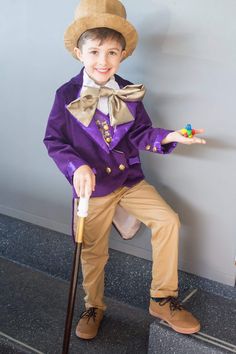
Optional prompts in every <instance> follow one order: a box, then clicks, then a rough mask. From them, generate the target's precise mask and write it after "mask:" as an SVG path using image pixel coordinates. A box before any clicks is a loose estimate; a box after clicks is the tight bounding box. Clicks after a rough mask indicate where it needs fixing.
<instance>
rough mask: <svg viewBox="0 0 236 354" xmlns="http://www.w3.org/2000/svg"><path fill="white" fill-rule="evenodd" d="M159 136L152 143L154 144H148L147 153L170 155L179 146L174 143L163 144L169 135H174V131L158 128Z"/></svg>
mask: <svg viewBox="0 0 236 354" xmlns="http://www.w3.org/2000/svg"><path fill="white" fill-rule="evenodd" d="M157 129H158V130H157V135H156V138H155V140H153V141H152V143H150V144H148V145H146V146H145V150H146V151H150V152H154V153H157V154H170V153H171V152H172V151H173V150H174V149H175V148H176V146H177V144H178V143H177V142H172V143H168V144H163V145H162V144H161V142H162V140H163V139H165V137H166V136H167V135H168V134H169V133H172V132H173V131H174V130H166V129H159V128H157Z"/></svg>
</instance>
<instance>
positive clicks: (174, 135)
mask: <svg viewBox="0 0 236 354" xmlns="http://www.w3.org/2000/svg"><path fill="white" fill-rule="evenodd" d="M194 130H195V135H194V136H193V137H192V138H188V137H185V136H183V135H182V134H181V130H176V131H174V132H171V133H169V134H168V135H167V136H166V137H165V138H164V139H163V140H162V142H161V144H162V145H165V144H169V143H173V142H177V143H181V144H186V145H191V144H206V140H205V139H202V138H198V137H196V135H197V134H202V133H204V129H194Z"/></svg>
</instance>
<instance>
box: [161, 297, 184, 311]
mask: <svg viewBox="0 0 236 354" xmlns="http://www.w3.org/2000/svg"><path fill="white" fill-rule="evenodd" d="M168 302H169V304H170V310H171V311H177V310H179V311H181V310H183V306H181V305H180V303H179V301H178V300H177V298H176V297H172V296H168V297H167V298H166V299H164V300H163V301H161V302H160V306H164V305H165V304H167V303H168Z"/></svg>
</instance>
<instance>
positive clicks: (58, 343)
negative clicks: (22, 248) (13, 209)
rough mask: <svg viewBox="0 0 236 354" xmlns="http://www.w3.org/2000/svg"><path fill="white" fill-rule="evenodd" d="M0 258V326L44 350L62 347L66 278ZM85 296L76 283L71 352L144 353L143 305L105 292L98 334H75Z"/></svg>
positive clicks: (145, 316)
mask: <svg viewBox="0 0 236 354" xmlns="http://www.w3.org/2000/svg"><path fill="white" fill-rule="evenodd" d="M0 263H1V273H0V274H1V278H0V287H1V289H4V291H1V293H0V303H1V311H0V331H1V332H3V333H5V334H6V335H8V336H10V337H13V338H15V339H16V340H18V341H21V342H23V343H26V344H27V345H29V346H31V347H33V348H35V349H37V350H38V351H41V352H43V353H48V354H54V353H55V354H58V353H60V352H61V348H62V340H63V334H64V323H65V315H66V307H67V298H68V288H69V284H68V282H66V281H63V280H60V279H56V278H53V277H51V276H49V275H47V274H45V273H43V272H38V271H35V270H33V269H30V268H27V267H24V266H22V265H19V264H16V263H14V262H11V261H9V260H6V259H3V258H1V259H0ZM83 296H84V294H83V292H82V290H81V289H78V293H77V300H76V305H75V312H74V314H75V315H74V321H73V329H72V336H71V349H70V354H75V353H76V354H77V353H78V352H82V353H84V354H86V353H89V354H93V353H96V354H98V353H101V354H106V353H107V354H108V353H109V354H110V353H112V351H113V352H114V353H121V354H122V353H131V352H135V353H147V348H148V336H149V325H150V323H151V322H152V321H153V319H152V318H151V316H149V314H148V312H147V311H144V310H142V309H137V308H134V307H132V306H130V305H126V304H123V303H120V302H118V301H116V300H112V299H108V298H107V299H106V303H107V305H108V308H107V311H106V313H105V317H104V320H103V324H102V326H101V329H100V331H99V334H98V336H97V337H96V338H95V339H93V340H91V341H84V340H80V339H78V338H77V337H76V336H75V334H74V329H75V326H76V322H77V320H78V317H79V314H80V313H81V312H82V311H83V310H84V308H83ZM0 342H1V343H2V344H1V345H2V346H4V345H5V343H4V342H5V338H2V340H1V335H0ZM0 348H1V346H0ZM22 352H24V351H22ZM27 352H29V353H30V351H26V353H27ZM3 353H7V352H3ZM9 353H11V351H9Z"/></svg>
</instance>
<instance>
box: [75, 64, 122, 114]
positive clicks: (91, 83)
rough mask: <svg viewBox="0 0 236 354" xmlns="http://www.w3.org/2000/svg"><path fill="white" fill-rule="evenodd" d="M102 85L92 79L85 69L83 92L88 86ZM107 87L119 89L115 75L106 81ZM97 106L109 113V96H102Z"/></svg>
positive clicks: (103, 111)
mask: <svg viewBox="0 0 236 354" xmlns="http://www.w3.org/2000/svg"><path fill="white" fill-rule="evenodd" d="M88 86H89V87H101V85H98V84H96V82H94V81H93V79H91V78H90V77H89V76H88V74H87V73H86V71H85V70H84V76H83V86H82V89H81V93H82V92H83V91H85V90H86V88H87V87H88ZM105 87H109V88H112V89H113V90H119V88H120V87H119V85H118V83H117V82H116V81H115V77H114V76H112V77H111V78H110V80H109V81H108V82H107V83H106V85H105ZM97 108H98V109H99V111H101V112H102V113H104V114H108V98H107V97H100V98H99V101H98V105H97Z"/></svg>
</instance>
